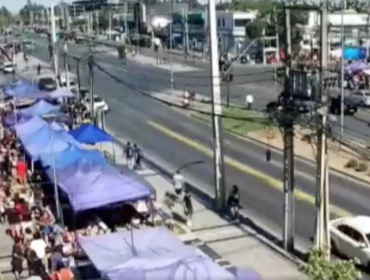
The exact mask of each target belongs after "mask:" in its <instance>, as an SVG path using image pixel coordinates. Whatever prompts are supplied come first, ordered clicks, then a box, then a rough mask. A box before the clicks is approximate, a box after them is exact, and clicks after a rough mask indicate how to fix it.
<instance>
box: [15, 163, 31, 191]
mask: <svg viewBox="0 0 370 280" xmlns="http://www.w3.org/2000/svg"><path fill="white" fill-rule="evenodd" d="M16 168H17V177H18V181H19V183H20V184H21V185H22V186H26V185H27V175H28V167H27V164H26V163H25V162H24V161H23V160H20V159H19V160H18V161H17V166H16Z"/></svg>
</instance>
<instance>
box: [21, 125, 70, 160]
mask: <svg viewBox="0 0 370 280" xmlns="http://www.w3.org/2000/svg"><path fill="white" fill-rule="evenodd" d="M20 139H21V141H22V143H23V145H24V149H25V150H26V151H27V152H28V154H29V155H30V156H31V157H32V159H33V160H39V157H40V155H41V154H47V153H57V152H62V151H65V150H67V149H68V148H69V147H70V146H71V145H72V144H73V143H71V142H68V141H66V139H63V138H61V137H60V133H59V132H57V131H55V130H53V129H51V128H50V125H47V126H45V127H42V128H40V129H39V130H37V133H34V134H33V135H32V137H20Z"/></svg>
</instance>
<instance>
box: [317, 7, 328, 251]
mask: <svg viewBox="0 0 370 280" xmlns="http://www.w3.org/2000/svg"><path fill="white" fill-rule="evenodd" d="M320 56H321V57H320V95H321V108H320V109H319V114H320V115H321V122H320V124H319V129H318V135H317V139H318V143H317V154H318V157H317V190H318V191H317V197H316V205H317V216H316V236H315V246H316V247H317V248H319V249H322V250H324V251H325V252H326V253H327V257H328V258H330V231H329V182H328V174H327V173H328V170H327V163H328V153H327V135H326V134H327V117H328V96H327V94H326V92H325V87H324V82H325V81H324V75H325V71H326V68H327V61H328V13H327V10H326V7H325V6H324V5H323V7H322V11H321V54H320Z"/></svg>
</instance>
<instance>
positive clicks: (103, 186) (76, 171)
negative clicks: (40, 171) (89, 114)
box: [47, 161, 151, 212]
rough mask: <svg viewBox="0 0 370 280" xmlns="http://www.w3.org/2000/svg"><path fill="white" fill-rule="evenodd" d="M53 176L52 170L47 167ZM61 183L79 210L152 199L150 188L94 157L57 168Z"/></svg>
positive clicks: (50, 175)
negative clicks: (98, 163) (97, 160)
mask: <svg viewBox="0 0 370 280" xmlns="http://www.w3.org/2000/svg"><path fill="white" fill-rule="evenodd" d="M47 174H48V176H49V177H50V178H53V174H52V173H51V171H49V172H48V171H47ZM56 178H57V181H58V186H59V187H60V188H61V189H62V190H63V191H64V193H65V194H66V195H67V196H68V198H69V202H70V204H71V206H72V208H73V210H74V211H75V212H81V211H85V210H89V209H94V208H99V207H104V206H109V205H113V204H116V203H120V202H129V201H136V200H139V199H148V198H150V196H151V193H150V191H149V189H147V188H146V187H145V186H143V185H142V184H140V183H138V182H137V181H135V180H133V179H132V178H128V177H125V176H123V175H122V174H120V172H119V171H118V170H117V169H115V168H114V167H112V166H111V165H103V166H101V165H100V166H99V165H97V164H95V165H94V164H93V163H92V162H91V161H85V163H83V164H82V165H81V162H80V161H79V162H77V163H76V164H72V165H70V166H68V167H67V168H65V169H61V170H56Z"/></svg>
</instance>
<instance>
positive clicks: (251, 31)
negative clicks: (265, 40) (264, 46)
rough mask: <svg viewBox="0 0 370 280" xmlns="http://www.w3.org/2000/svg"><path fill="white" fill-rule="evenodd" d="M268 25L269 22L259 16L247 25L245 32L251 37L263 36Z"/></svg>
mask: <svg viewBox="0 0 370 280" xmlns="http://www.w3.org/2000/svg"><path fill="white" fill-rule="evenodd" d="M266 26H267V24H266V22H265V21H264V20H262V19H259V18H257V19H256V20H254V21H252V22H250V23H248V24H247V26H246V27H245V33H246V34H247V36H248V38H250V39H257V38H261V37H262V36H263V31H264V30H265V28H266Z"/></svg>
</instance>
